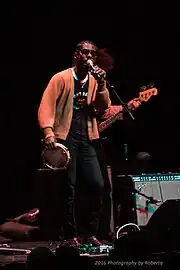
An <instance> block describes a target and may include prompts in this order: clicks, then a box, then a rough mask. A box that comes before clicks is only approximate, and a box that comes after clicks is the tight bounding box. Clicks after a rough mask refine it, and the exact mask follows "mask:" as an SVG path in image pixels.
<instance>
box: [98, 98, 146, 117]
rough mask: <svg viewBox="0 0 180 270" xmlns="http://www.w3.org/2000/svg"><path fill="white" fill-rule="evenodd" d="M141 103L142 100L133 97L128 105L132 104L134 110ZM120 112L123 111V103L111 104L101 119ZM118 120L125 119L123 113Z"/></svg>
mask: <svg viewBox="0 0 180 270" xmlns="http://www.w3.org/2000/svg"><path fill="white" fill-rule="evenodd" d="M140 105H141V102H140V101H139V100H138V99H136V98H135V99H132V100H130V101H129V102H128V104H127V106H128V107H129V106H132V110H135V109H137V108H138V107H139V106H140ZM119 112H123V106H122V105H114V106H113V105H111V106H110V107H109V108H108V109H107V110H105V112H104V114H103V115H102V116H101V121H104V120H106V119H108V118H109V117H110V116H112V115H115V114H117V113H119ZM118 120H123V115H122V114H121V115H120V117H119V118H118Z"/></svg>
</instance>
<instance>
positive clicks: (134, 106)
mask: <svg viewBox="0 0 180 270" xmlns="http://www.w3.org/2000/svg"><path fill="white" fill-rule="evenodd" d="M127 105H128V106H130V105H133V108H132V110H135V109H137V108H138V107H139V106H140V105H141V102H140V101H139V100H138V99H137V98H134V99H132V100H131V101H129V102H128V104H127Z"/></svg>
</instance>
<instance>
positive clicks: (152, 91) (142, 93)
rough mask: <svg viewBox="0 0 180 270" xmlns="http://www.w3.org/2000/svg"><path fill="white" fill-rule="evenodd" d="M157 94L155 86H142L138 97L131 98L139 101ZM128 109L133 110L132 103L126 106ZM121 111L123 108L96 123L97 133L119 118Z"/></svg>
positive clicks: (144, 100) (121, 115)
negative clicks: (148, 87)
mask: <svg viewBox="0 0 180 270" xmlns="http://www.w3.org/2000/svg"><path fill="white" fill-rule="evenodd" d="M157 94H158V90H157V88H150V89H147V88H146V87H145V86H144V87H143V91H140V92H139V97H138V98H134V99H133V100H136V101H140V102H141V103H142V102H147V101H148V100H149V99H150V98H151V97H152V96H156V95H157ZM128 108H129V110H133V109H134V106H133V104H130V105H129V106H128ZM123 113H124V110H121V111H120V112H118V113H116V114H113V115H111V116H110V117H108V118H107V119H106V120H104V121H103V122H100V123H99V124H98V129H99V133H101V132H102V131H104V130H105V129H107V128H108V127H109V126H110V125H112V124H113V123H114V122H115V121H116V120H118V119H120V118H121V117H123Z"/></svg>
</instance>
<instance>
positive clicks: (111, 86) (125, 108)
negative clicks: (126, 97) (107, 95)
mask: <svg viewBox="0 0 180 270" xmlns="http://www.w3.org/2000/svg"><path fill="white" fill-rule="evenodd" d="M106 83H107V85H108V86H109V88H111V90H112V91H113V92H114V94H115V95H116V97H117V99H118V100H119V101H120V103H121V104H122V106H123V108H124V110H125V111H126V112H128V114H129V116H130V117H131V118H132V119H133V120H134V119H135V117H134V115H133V114H132V112H131V111H130V110H129V108H128V106H127V105H126V104H125V103H124V102H123V101H122V99H121V98H120V96H119V95H118V93H117V92H116V90H115V89H114V86H113V85H111V84H110V83H109V82H108V81H106Z"/></svg>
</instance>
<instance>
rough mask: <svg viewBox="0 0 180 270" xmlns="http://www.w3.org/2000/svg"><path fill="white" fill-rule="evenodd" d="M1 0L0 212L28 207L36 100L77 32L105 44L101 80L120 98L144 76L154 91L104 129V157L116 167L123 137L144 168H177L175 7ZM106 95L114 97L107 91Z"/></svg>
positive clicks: (179, 110)
mask: <svg viewBox="0 0 180 270" xmlns="http://www.w3.org/2000/svg"><path fill="white" fill-rule="evenodd" d="M85 4H87V6H88V7H87V8H86V7H85ZM6 5H7V7H6V8H5V9H4V14H3V13H2V15H3V16H2V17H1V61H0V66H1V73H0V74H1V83H0V87H1V91H0V97H1V106H0V110H1V133H0V134H1V136H0V139H1V163H0V166H1V202H2V203H1V207H2V209H3V210H2V211H3V214H2V216H3V217H4V216H6V217H7V216H11V215H15V214H18V213H22V211H25V210H27V209H29V208H30V206H31V197H32V189H33V181H34V177H35V174H36V170H37V168H39V162H40V149H41V146H40V139H41V134H40V131H39V127H38V123H37V109H38V106H39V102H40V99H41V96H42V93H43V91H44V89H45V87H46V85H47V83H48V81H49V80H50V78H51V76H53V75H54V74H55V73H56V72H59V71H60V70H62V69H65V68H67V67H69V66H71V59H72V56H73V52H74V48H75V46H76V44H77V42H79V41H81V40H83V39H90V40H92V41H94V42H95V43H96V44H97V46H99V47H106V48H108V52H109V53H110V54H111V55H112V57H113V58H114V59H115V68H114V70H113V71H112V72H111V73H110V74H109V81H110V83H111V84H113V85H114V86H115V90H116V91H117V93H118V94H119V95H120V97H121V98H122V100H123V101H125V102H128V101H129V100H130V99H131V98H134V97H137V96H138V92H139V91H140V87H141V86H142V85H144V84H146V83H148V82H153V83H154V85H155V87H156V88H157V89H158V91H159V94H158V96H156V97H152V98H151V99H150V100H149V101H148V102H147V103H145V104H144V105H143V106H142V107H141V108H139V109H138V111H136V112H135V113H134V115H135V120H131V119H130V117H128V116H127V117H126V118H125V120H124V122H120V121H118V122H116V123H115V124H114V125H113V126H112V127H111V128H110V129H109V131H107V134H105V136H107V138H108V139H107V140H108V143H107V142H106V143H105V144H106V145H107V148H108V149H111V152H114V155H112V153H111V158H109V159H108V160H109V162H112V160H113V158H115V160H116V164H118V166H119V168H120V170H121V158H122V156H123V151H124V148H123V144H124V143H128V150H129V158H130V159H133V158H134V157H135V155H136V154H137V153H138V152H139V151H147V152H149V153H150V155H151V156H152V160H153V162H152V164H153V165H152V167H151V170H152V172H177V171H178V170H179V167H180V166H179V165H180V164H179V149H180V143H179V131H180V129H179V115H180V105H179V76H178V72H179V42H178V36H179V20H178V10H179V9H178V6H176V5H174V6H173V5H170V4H168V5H165V4H164V3H163V5H160V6H157V4H153V2H151V1H149V4H147V3H146V4H145V1H134V2H133V1H132V3H131V2H130V1H126V3H125V4H120V7H118V8H117V6H115V5H113V4H110V3H108V4H105V3H102V6H99V7H96V6H94V5H93V3H91V2H90V3H89V2H87V3H85V2H83V3H82V4H79V5H77V3H74V4H70V3H68V2H67V3H64V4H63V5H62V4H61V5H60V4H59V5H58V4H55V3H53V2H52V3H51V4H46V5H45V4H42V3H41V2H40V1H39V2H38V1H36V3H34V4H33V2H32V3H31V6H30V5H29V6H28V5H26V6H22V5H21V6H20V5H19V6H18V5H15V4H14V5H9V6H8V4H6ZM70 7H71V8H70ZM84 14H86V16H82V15H84ZM89 14H91V16H90V15H89ZM92 14H93V16H92ZM111 98H112V101H113V103H114V104H116V105H117V104H119V101H118V99H117V98H116V97H115V95H114V94H113V92H112V91H111Z"/></svg>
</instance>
